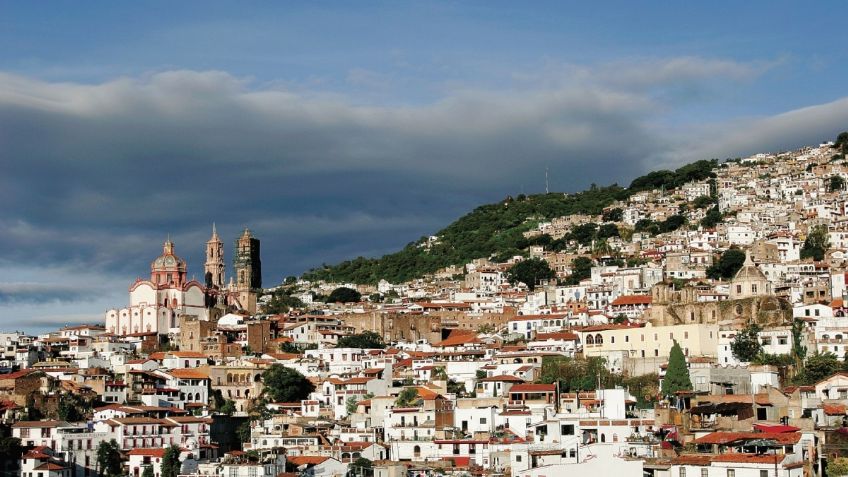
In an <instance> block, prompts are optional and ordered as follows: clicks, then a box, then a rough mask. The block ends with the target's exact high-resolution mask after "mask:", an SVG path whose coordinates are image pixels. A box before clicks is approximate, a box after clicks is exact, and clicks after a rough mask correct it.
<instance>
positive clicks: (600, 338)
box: [595, 333, 604, 344]
mask: <svg viewBox="0 0 848 477" xmlns="http://www.w3.org/2000/svg"><path fill="white" fill-rule="evenodd" d="M595 344H604V337H603V336H601V334H600V333H598V334H596V335H595Z"/></svg>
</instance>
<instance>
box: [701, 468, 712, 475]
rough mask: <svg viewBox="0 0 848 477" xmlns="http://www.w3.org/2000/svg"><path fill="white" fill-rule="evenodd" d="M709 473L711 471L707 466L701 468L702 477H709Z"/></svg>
mask: <svg viewBox="0 0 848 477" xmlns="http://www.w3.org/2000/svg"><path fill="white" fill-rule="evenodd" d="M709 473H710V471H709V470H707V468H706V467H704V468H702V469H701V477H707V476H708V475H709Z"/></svg>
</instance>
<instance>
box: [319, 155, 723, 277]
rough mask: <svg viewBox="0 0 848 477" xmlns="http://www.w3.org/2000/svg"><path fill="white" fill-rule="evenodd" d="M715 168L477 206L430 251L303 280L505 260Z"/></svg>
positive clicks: (673, 220) (559, 246)
mask: <svg viewBox="0 0 848 477" xmlns="http://www.w3.org/2000/svg"><path fill="white" fill-rule="evenodd" d="M717 166H718V161H717V160H701V161H697V162H695V163H692V164H688V165H685V166H683V167H680V168H678V169H676V170H674V171H668V170H663V171H656V172H652V173H650V174H647V175H645V176H642V177H638V178H636V179H634V180H633V182H631V183H630V187H629V188H623V187H620V186H618V185H616V184H613V185H611V186H608V187H598V186H596V185H593V186H592V187H590V188H589V189H588V190H585V191H583V192H578V193H576V194H557V193H551V194H537V195H530V196H524V195H519V196H517V197H515V198H512V197H507V198H506V199H504V200H503V201H501V202H498V203H494V204H488V205H483V206H480V207H477V208H476V209H474V210H473V211H472V212H470V213H469V214H466V215H465V216H463V217H461V218H459V219H458V220H457V221H455V222H454V223H452V224H450V225H449V226H447V227H445V228H444V229H442V230H440V231H438V232H437V233H436V235H437V236H438V237H439V241H438V243H436V244H435V245H433V246H431V247H429V248H428V247H423V244H424V241H425V238H423V237H422V238H421V239H419V240H418V241H415V242H412V243H409V244H407V245H406V247H404V248H403V249H402V250H400V251H399V252H396V253H393V254H389V255H385V256H383V257H381V258H366V257H358V258H355V259H353V260H347V261H344V262H342V263H340V264H338V265H334V266H330V265H324V266H322V267H320V268H316V269H312V270H310V271H308V272H306V273H304V275H303V278H304V279H307V280H313V281H315V280H325V281H334V282H352V283H368V284H376V283H377V282H378V281H379V280H381V279H385V280H388V281H389V282H392V283H401V282H405V281H408V280H411V279H413V278H419V277H421V276H423V275H425V274H427V273H433V272H435V271H437V270H439V269H440V268H444V267H447V266H450V265H462V264H465V263H468V262H470V261H471V260H474V259H476V258H489V257H494V258H497V259H504V258H506V257H511V256H514V255H524V252H523V250H524V249H526V248H527V246H528V245H531V244H534V243H539V242H537V241H534V240H527V239H525V238H524V236H523V232H526V231H528V230H531V229H533V228H535V226H536V225H537V224H538V223H539V222H541V221H545V220H550V219H553V218H556V217H563V216H568V215H574V214H592V215H601V214H603V220H604V221H605V222H617V221H620V220H621V218H622V211H621V210H620V209H618V208H612V209H608V207H609V206H610V205H611V204H612V203H614V202H616V201H620V200H625V199H627V198H628V197H630V196H631V195H633V194H634V193H637V192H642V191H646V190H653V189H664V190H671V189H674V188H677V187H679V186H681V185H683V184H685V183H687V182H690V181H698V180H705V179H709V178H712V177H715V173H713V169H714V168H715V167H717ZM649 222H650V221H649ZM685 224H686V218H685V217H684V216H682V215H674V216H671V217H669V218H668V219H666V220H665V221H663V222H660V223H651V225H653V226H654V227H653V228H651V230H650V231H651V233H654V234H656V233H660V232H668V231H672V230H676V229H677V228H679V227H681V226H683V225H685ZM593 225H594V227H593ZM610 225H612V227H606V228H604V229H603V231H602V232H601V234H600V236H597V235H596V234H597V233H598V231H599V229H600V228H599V227H598V226H597V224H592V225H587V226H585V227H584V228H583V229H580V230H575V232H573V233H572V234H570V236H568V237H564V240H561V241H556V242H555V243H552V241H551V239H550V237H547V239H545V238H541V237H540V238H538V239H537V240H538V241H541V242H545V241H547V243H539V244H541V245H546V246H550V247H549V248H550V249H552V250H563V249H564V248H565V246H566V245H567V242H568V240H576V241H578V242H580V243H583V244H588V243H590V242H591V240H592V238H596V239H602V238H604V237H612V236H616V235H617V234H618V233H620V231H617V227H616V229H615V230H616V232H613V230H614V229H613V227H615V225H614V224H610ZM575 229H576V228H575ZM637 231H639V228H638V227H637ZM590 232H591V234H590ZM542 237H545V236H542Z"/></svg>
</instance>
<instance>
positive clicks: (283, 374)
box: [262, 364, 315, 402]
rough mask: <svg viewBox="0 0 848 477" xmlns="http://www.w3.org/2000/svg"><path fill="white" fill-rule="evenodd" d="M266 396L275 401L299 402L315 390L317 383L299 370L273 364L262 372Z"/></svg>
mask: <svg viewBox="0 0 848 477" xmlns="http://www.w3.org/2000/svg"><path fill="white" fill-rule="evenodd" d="M262 382H263V383H265V389H264V390H263V391H262V392H263V394H264V396H265V397H267V398H268V399H270V400H271V401H273V402H298V401H302V400H303V399H306V398H307V397H308V396H309V393H311V392H312V391H314V390H315V385H313V384H312V382H311V381H309V380H308V379H306V377H305V376H304V375H302V374H300V373H299V372H298V371H297V370H295V369H291V368H286V367H285V366H283V365H280V364H272V365H271V367H270V368H268V369H267V370H265V372H264V373H262Z"/></svg>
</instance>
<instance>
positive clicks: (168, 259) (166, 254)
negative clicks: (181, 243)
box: [150, 240, 186, 271]
mask: <svg viewBox="0 0 848 477" xmlns="http://www.w3.org/2000/svg"><path fill="white" fill-rule="evenodd" d="M150 268H151V269H152V270H153V271H159V270H178V271H185V269H186V262H185V260H183V259H181V258H180V257H178V256H176V255H174V243H173V242H171V241H170V240H167V241H165V244H164V246H163V250H162V255H160V256H158V257H156V260H153V263H151V264H150Z"/></svg>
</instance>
